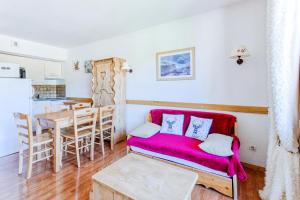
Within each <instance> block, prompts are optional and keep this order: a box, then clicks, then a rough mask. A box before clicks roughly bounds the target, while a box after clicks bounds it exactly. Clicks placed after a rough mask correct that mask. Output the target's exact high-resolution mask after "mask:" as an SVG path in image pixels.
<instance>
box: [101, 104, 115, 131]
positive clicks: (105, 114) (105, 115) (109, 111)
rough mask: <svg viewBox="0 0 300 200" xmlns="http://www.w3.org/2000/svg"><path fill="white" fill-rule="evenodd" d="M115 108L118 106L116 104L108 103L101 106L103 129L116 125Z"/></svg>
mask: <svg viewBox="0 0 300 200" xmlns="http://www.w3.org/2000/svg"><path fill="white" fill-rule="evenodd" d="M115 109H116V107H115V106H114V105H108V106H104V107H100V108H99V126H100V129H103V128H104V127H105V128H108V127H112V128H113V127H114V119H115ZM112 131H113V130H112Z"/></svg>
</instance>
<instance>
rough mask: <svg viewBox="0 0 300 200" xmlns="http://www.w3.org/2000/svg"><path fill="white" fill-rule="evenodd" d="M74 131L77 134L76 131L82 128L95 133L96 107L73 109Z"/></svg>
mask: <svg viewBox="0 0 300 200" xmlns="http://www.w3.org/2000/svg"><path fill="white" fill-rule="evenodd" d="M73 113H74V114H73V119H74V132H75V136H76V137H77V136H78V132H81V131H84V130H92V133H95V128H96V122H97V115H98V108H83V109H80V110H74V111H73Z"/></svg>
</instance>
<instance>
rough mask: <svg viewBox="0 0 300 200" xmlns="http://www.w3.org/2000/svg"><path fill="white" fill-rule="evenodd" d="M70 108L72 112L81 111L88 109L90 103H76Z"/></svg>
mask: <svg viewBox="0 0 300 200" xmlns="http://www.w3.org/2000/svg"><path fill="white" fill-rule="evenodd" d="M71 107H72V110H79V109H83V108H90V107H91V104H90V103H76V104H73V105H72V106H71Z"/></svg>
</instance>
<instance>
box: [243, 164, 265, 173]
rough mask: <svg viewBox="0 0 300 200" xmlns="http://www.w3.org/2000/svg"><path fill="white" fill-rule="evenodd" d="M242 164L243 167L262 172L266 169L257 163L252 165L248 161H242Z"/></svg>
mask: <svg viewBox="0 0 300 200" xmlns="http://www.w3.org/2000/svg"><path fill="white" fill-rule="evenodd" d="M242 165H243V166H244V167H247V168H249V169H252V170H255V171H259V172H263V173H264V172H265V171H266V169H265V168H264V167H261V166H257V165H253V164H249V163H245V162H242Z"/></svg>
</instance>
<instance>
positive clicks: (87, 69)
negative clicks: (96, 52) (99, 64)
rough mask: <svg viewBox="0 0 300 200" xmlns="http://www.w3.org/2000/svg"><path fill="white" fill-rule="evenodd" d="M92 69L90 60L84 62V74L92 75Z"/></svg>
mask: <svg viewBox="0 0 300 200" xmlns="http://www.w3.org/2000/svg"><path fill="white" fill-rule="evenodd" d="M92 68H93V65H92V60H86V61H85V62H84V71H85V73H92Z"/></svg>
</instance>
